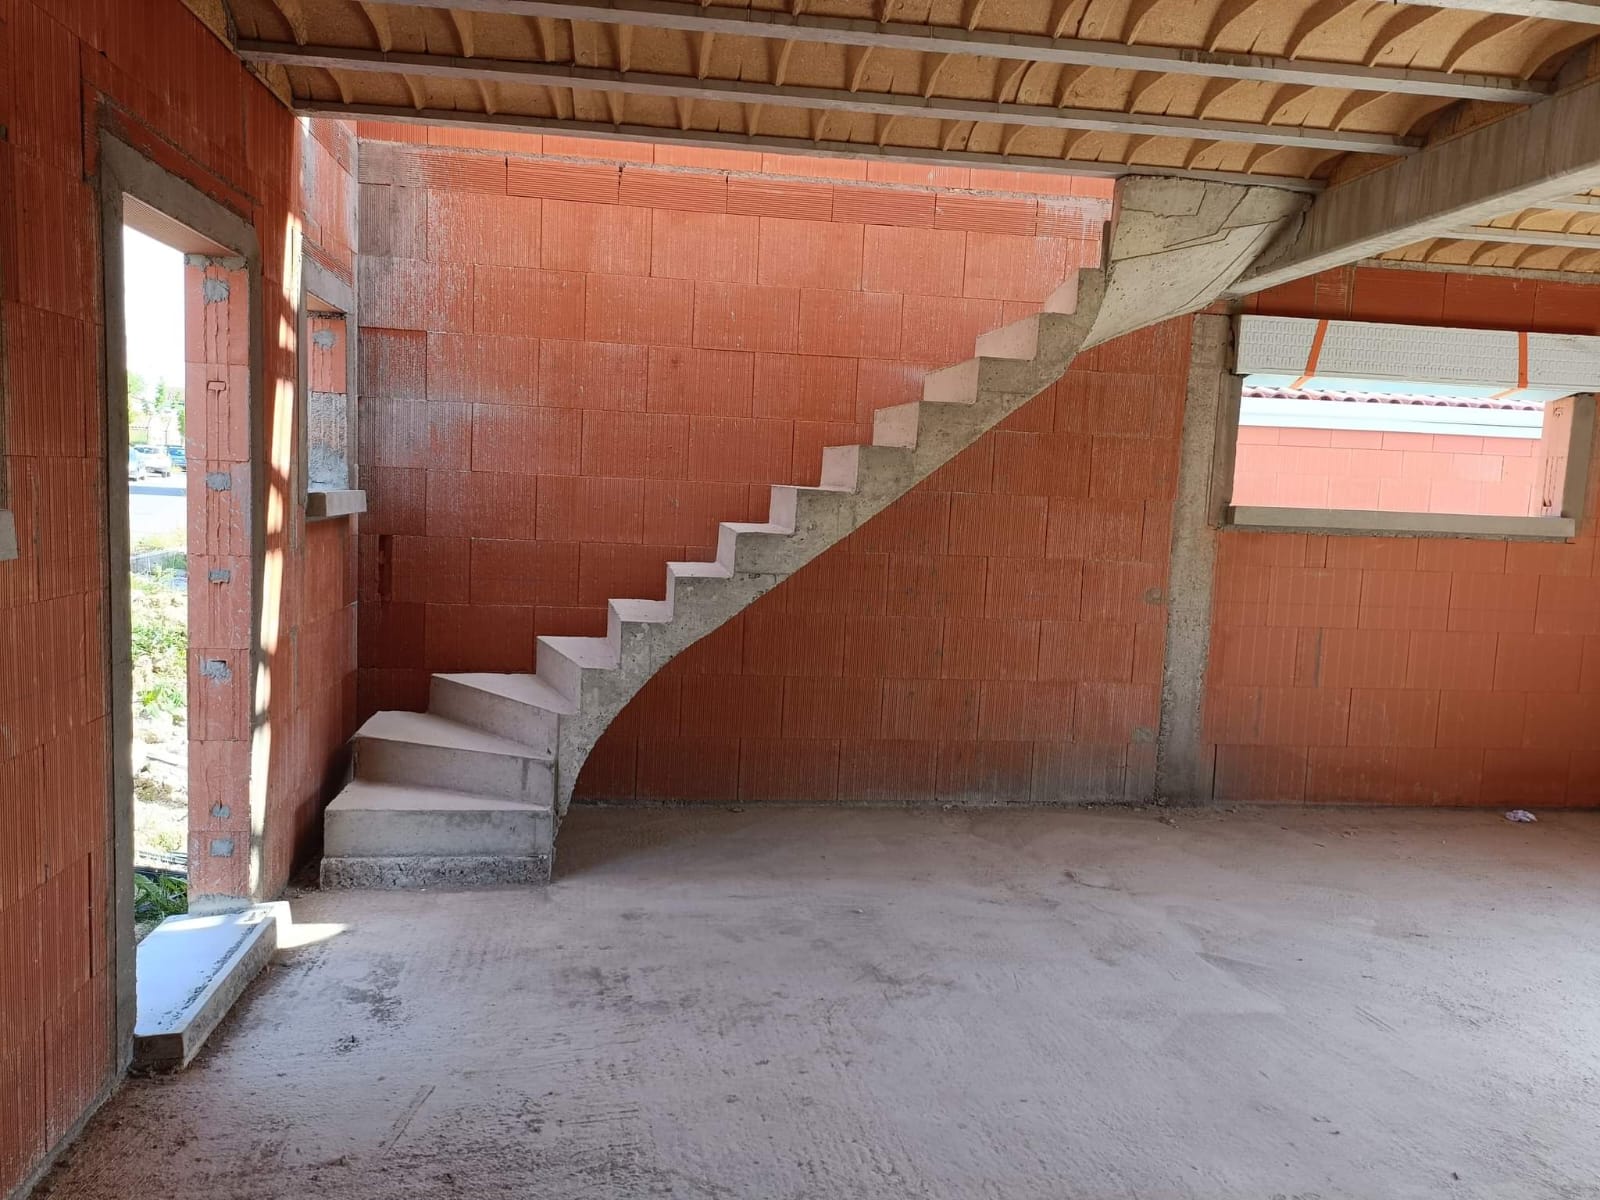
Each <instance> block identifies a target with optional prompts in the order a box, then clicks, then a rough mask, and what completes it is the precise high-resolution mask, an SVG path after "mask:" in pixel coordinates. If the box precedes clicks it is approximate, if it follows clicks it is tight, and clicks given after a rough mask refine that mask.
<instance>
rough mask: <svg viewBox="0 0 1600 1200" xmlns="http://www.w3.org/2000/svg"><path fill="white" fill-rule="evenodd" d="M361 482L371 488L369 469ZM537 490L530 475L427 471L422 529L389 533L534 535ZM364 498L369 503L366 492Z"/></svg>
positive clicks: (365, 525) (495, 536)
mask: <svg viewBox="0 0 1600 1200" xmlns="http://www.w3.org/2000/svg"><path fill="white" fill-rule="evenodd" d="M416 474H418V475H422V474H423V473H422V472H420V471H419V472H416ZM361 478H362V482H363V483H366V484H368V486H369V487H370V480H369V469H367V468H363V469H362V475H361ZM537 489H538V479H537V477H536V476H533V475H521V474H496V473H491V472H487V471H428V472H427V473H426V484H425V500H424V505H425V509H424V512H425V520H424V524H425V529H417V528H408V529H395V530H393V531H392V532H395V533H422V532H426V533H427V534H428V535H429V536H430V537H439V536H451V535H461V536H471V537H490V538H528V537H531V536H532V534H533V528H534V512H535V505H536V500H537ZM368 498H369V502H370V498H371V497H370V493H369V497H368ZM366 527H367V524H366V518H363V519H362V528H363V529H365V528H366ZM379 532H390V531H383V530H380V531H379Z"/></svg>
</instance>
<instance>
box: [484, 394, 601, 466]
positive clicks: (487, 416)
mask: <svg viewBox="0 0 1600 1200" xmlns="http://www.w3.org/2000/svg"><path fill="white" fill-rule="evenodd" d="M582 418H583V414H581V413H579V412H576V411H569V410H561V409H548V408H528V407H522V406H516V405H506V404H475V405H473V406H472V469H473V470H474V471H504V472H508V473H523V474H541V475H571V474H575V473H576V472H577V471H578V459H579V446H580V438H581V436H582Z"/></svg>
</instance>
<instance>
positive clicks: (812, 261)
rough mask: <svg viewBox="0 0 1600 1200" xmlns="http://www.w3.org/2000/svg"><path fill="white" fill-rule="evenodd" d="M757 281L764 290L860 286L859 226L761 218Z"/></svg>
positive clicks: (780, 218) (849, 287)
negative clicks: (772, 288) (771, 288)
mask: <svg viewBox="0 0 1600 1200" xmlns="http://www.w3.org/2000/svg"><path fill="white" fill-rule="evenodd" d="M760 222H761V236H760V251H759V256H758V268H757V276H756V280H755V281H756V282H759V283H761V284H762V285H764V286H767V287H799V288H836V289H844V290H846V291H849V290H853V289H855V288H857V287H859V286H860V284H861V265H862V235H863V231H862V227H861V226H860V225H855V224H840V223H837V222H833V221H826V220H819V221H801V220H794V219H792V218H787V217H774V216H764V217H762V218H761V219H760Z"/></svg>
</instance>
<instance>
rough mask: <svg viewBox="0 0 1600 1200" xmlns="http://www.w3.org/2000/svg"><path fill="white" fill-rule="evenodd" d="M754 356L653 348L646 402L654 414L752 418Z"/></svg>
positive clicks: (740, 352) (674, 347)
mask: <svg viewBox="0 0 1600 1200" xmlns="http://www.w3.org/2000/svg"><path fill="white" fill-rule="evenodd" d="M754 371H755V355H754V354H751V353H749V352H747V351H742V350H697V349H694V348H691V347H687V346H685V347H677V346H652V347H650V362H649V379H648V383H647V386H646V403H647V407H648V408H650V409H651V410H652V411H663V412H682V413H699V414H705V415H711V416H722V417H744V416H749V415H750V413H751V408H752V395H753V393H754V389H755V384H754Z"/></svg>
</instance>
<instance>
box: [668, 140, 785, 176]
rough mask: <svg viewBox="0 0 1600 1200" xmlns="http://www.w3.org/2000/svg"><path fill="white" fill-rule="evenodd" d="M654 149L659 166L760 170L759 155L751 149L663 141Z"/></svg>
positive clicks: (714, 169)
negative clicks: (681, 144) (672, 144)
mask: <svg viewBox="0 0 1600 1200" xmlns="http://www.w3.org/2000/svg"><path fill="white" fill-rule="evenodd" d="M654 149H655V158H654V161H655V163H656V165H657V166H660V167H697V168H699V169H701V170H705V171H759V170H761V155H760V154H758V153H756V152H755V151H753V150H712V149H709V148H707V147H703V146H670V145H667V144H665V143H658V144H657V145H656V146H655V147H654ZM730 182H731V181H730Z"/></svg>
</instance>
